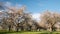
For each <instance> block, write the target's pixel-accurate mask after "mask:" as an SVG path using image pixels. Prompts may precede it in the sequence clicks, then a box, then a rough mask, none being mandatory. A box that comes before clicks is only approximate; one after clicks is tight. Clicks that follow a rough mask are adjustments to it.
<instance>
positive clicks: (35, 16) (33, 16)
mask: <svg viewBox="0 0 60 34" xmlns="http://www.w3.org/2000/svg"><path fill="white" fill-rule="evenodd" d="M40 15H41V14H40V13H34V14H32V19H34V20H37V21H38V20H40Z"/></svg>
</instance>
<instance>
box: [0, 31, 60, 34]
mask: <svg viewBox="0 0 60 34" xmlns="http://www.w3.org/2000/svg"><path fill="white" fill-rule="evenodd" d="M0 34H60V32H48V31H46V32H45V31H44V32H43V31H42V32H36V31H35V32H32V31H31V32H28V31H25V32H24V31H19V32H14V31H11V32H8V31H0Z"/></svg>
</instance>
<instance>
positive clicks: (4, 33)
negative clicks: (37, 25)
mask: <svg viewBox="0 0 60 34" xmlns="http://www.w3.org/2000/svg"><path fill="white" fill-rule="evenodd" d="M9 33H22V31H19V32H13V31H11V32H9V31H7V32H0V34H9Z"/></svg>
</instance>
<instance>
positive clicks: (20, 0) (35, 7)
mask: <svg viewBox="0 0 60 34" xmlns="http://www.w3.org/2000/svg"><path fill="white" fill-rule="evenodd" d="M0 2H5V4H6V5H7V6H11V5H13V6H14V5H16V4H17V7H19V6H23V5H25V6H26V9H27V11H29V12H31V13H33V15H34V16H33V17H35V18H38V17H36V16H39V13H42V12H44V11H45V10H50V11H56V12H60V0H0Z"/></svg>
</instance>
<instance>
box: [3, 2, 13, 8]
mask: <svg viewBox="0 0 60 34" xmlns="http://www.w3.org/2000/svg"><path fill="white" fill-rule="evenodd" d="M4 5H5V6H7V7H10V6H12V3H11V2H6V3H5V4H4Z"/></svg>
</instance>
